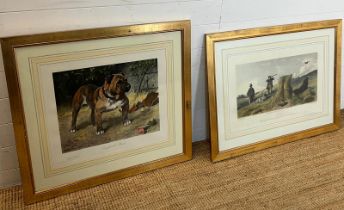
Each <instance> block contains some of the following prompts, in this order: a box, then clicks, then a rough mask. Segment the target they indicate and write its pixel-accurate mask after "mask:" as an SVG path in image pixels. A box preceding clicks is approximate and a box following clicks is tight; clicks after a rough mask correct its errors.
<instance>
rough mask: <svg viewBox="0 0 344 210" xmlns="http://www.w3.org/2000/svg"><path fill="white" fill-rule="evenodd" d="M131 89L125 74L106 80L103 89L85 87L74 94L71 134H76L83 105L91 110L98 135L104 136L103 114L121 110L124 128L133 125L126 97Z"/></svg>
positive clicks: (108, 77)
mask: <svg viewBox="0 0 344 210" xmlns="http://www.w3.org/2000/svg"><path fill="white" fill-rule="evenodd" d="M130 88H131V85H130V84H129V83H128V81H127V79H126V77H125V76H124V74H113V75H109V76H107V77H106V78H105V81H104V84H103V86H101V87H97V86H95V85H91V84H89V85H83V86H81V87H80V88H79V89H78V90H77V91H76V92H75V94H74V96H73V101H72V124H71V129H70V132H72V133H74V132H76V120H77V117H78V113H79V111H80V108H81V107H82V105H83V104H85V103H86V104H87V105H88V106H89V108H90V109H91V123H92V125H94V126H96V128H97V131H96V134H97V135H101V134H104V132H105V131H104V129H103V127H102V114H103V113H104V112H109V111H112V110H115V109H117V108H120V109H121V111H122V122H123V125H124V126H127V125H129V124H130V123H131V121H130V120H129V119H128V110H129V100H128V97H127V96H126V92H128V91H129V90H130Z"/></svg>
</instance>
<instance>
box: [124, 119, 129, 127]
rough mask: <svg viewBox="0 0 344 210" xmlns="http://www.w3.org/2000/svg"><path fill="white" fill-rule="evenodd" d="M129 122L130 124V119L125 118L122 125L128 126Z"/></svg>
mask: <svg viewBox="0 0 344 210" xmlns="http://www.w3.org/2000/svg"><path fill="white" fill-rule="evenodd" d="M130 124H131V121H130V120H125V121H124V123H123V125H124V126H128V125H130Z"/></svg>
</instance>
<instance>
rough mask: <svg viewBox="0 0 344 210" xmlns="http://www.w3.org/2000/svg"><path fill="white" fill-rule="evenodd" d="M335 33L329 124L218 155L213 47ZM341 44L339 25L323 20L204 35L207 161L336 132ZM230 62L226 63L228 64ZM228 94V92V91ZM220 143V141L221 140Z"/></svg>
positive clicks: (338, 113)
mask: <svg viewBox="0 0 344 210" xmlns="http://www.w3.org/2000/svg"><path fill="white" fill-rule="evenodd" d="M328 28H333V29H334V30H335V32H334V36H335V38H334V39H335V43H334V51H335V52H334V68H335V69H334V107H333V108H334V116H333V122H332V123H330V124H326V125H322V126H320V127H314V128H310V129H307V130H303V131H299V132H295V133H289V134H287V135H282V136H278V137H275V138H272V139H268V140H264V141H259V140H257V141H256V142H255V143H252V144H247V145H243V146H238V147H234V148H230V149H226V150H222V151H220V149H219V141H221V140H219V136H218V110H217V100H218V97H219V96H218V95H217V93H216V87H217V86H216V85H217V81H216V66H215V59H216V58H215V43H220V42H225V41H235V40H245V39H250V38H255V37H263V36H265V37H267V36H271V35H279V34H289V33H295V32H305V31H311V30H319V29H328ZM341 42H342V21H341V20H326V21H318V22H306V23H299V24H290V25H280V26H273V27H261V28H252V29H245V30H236V31H230V32H220V33H212V34H207V35H206V55H207V58H206V62H207V72H208V89H209V90H208V91H209V95H208V96H209V116H210V117H209V119H210V138H211V160H212V161H213V162H216V161H221V160H224V159H227V158H232V157H235V156H239V155H243V154H247V153H250V152H254V151H259V150H262V149H266V148H269V147H273V146H277V145H281V144H285V143H288V142H292V141H296V140H299V139H302V138H307V137H311V136H315V135H319V134H322V133H325V132H329V131H334V130H337V129H339V128H340V79H341V76H340V75H341V70H340V69H341ZM229 62H230V61H229ZM229 91H230V90H229ZM222 141H224V140H222Z"/></svg>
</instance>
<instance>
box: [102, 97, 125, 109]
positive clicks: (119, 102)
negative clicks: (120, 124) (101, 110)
mask: <svg viewBox="0 0 344 210" xmlns="http://www.w3.org/2000/svg"><path fill="white" fill-rule="evenodd" d="M123 103H124V101H123V100H117V101H115V100H111V99H108V101H107V103H106V105H105V108H106V111H112V110H115V109H117V108H120V107H121V106H123Z"/></svg>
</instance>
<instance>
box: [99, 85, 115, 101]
mask: <svg viewBox="0 0 344 210" xmlns="http://www.w3.org/2000/svg"><path fill="white" fill-rule="evenodd" d="M102 90H103V93H104V95H105V97H106V98H108V99H111V100H115V99H116V98H115V97H111V96H109V95H108V94H107V93H106V91H105V90H104V87H103V88H102Z"/></svg>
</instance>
